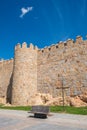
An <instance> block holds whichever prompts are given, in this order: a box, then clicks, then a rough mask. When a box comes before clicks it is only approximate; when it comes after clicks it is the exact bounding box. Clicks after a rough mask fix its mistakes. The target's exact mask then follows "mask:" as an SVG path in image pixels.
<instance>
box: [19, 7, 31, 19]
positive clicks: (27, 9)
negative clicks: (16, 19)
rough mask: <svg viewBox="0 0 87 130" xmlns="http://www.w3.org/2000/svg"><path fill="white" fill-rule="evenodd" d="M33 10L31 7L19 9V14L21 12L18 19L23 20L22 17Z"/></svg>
mask: <svg viewBox="0 0 87 130" xmlns="http://www.w3.org/2000/svg"><path fill="white" fill-rule="evenodd" d="M32 10H33V7H32V6H31V7H27V8H24V7H23V8H21V12H22V14H21V15H20V18H23V16H24V15H25V14H27V13H29V12H30V11H32Z"/></svg>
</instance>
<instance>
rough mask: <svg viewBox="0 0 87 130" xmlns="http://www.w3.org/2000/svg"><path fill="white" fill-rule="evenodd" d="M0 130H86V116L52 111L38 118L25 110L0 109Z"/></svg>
mask: <svg viewBox="0 0 87 130" xmlns="http://www.w3.org/2000/svg"><path fill="white" fill-rule="evenodd" d="M0 130H87V116H81V115H70V114H56V113H52V115H51V116H49V117H48V118H47V119H38V118H33V117H32V114H31V113H28V112H25V111H16V110H1V109H0Z"/></svg>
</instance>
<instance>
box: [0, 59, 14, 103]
mask: <svg viewBox="0 0 87 130" xmlns="http://www.w3.org/2000/svg"><path fill="white" fill-rule="evenodd" d="M12 72H13V59H11V60H1V61H0V103H5V102H7V101H8V100H9V98H10V97H11V94H10V93H11V92H10V91H11V87H12Z"/></svg>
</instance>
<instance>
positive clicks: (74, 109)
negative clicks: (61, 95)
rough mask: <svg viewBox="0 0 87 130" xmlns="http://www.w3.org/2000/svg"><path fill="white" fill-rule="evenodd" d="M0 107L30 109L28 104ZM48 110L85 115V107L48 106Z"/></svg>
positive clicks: (3, 107)
mask: <svg viewBox="0 0 87 130" xmlns="http://www.w3.org/2000/svg"><path fill="white" fill-rule="evenodd" d="M0 109H10V110H24V111H29V110H31V107H30V106H15V107H12V106H9V107H7V106H3V105H0ZM50 112H55V113H70V114H80V115H87V107H70V106H65V107H62V106H50Z"/></svg>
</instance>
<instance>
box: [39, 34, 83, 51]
mask: <svg viewBox="0 0 87 130" xmlns="http://www.w3.org/2000/svg"><path fill="white" fill-rule="evenodd" d="M83 43H84V41H83V39H82V37H81V36H77V37H76V40H75V41H74V40H73V39H68V40H67V41H64V42H62V41H60V42H58V43H57V44H52V45H51V46H49V47H45V48H43V49H39V53H43V52H44V53H45V52H49V51H55V50H56V49H58V50H59V49H65V48H70V47H73V46H77V44H83Z"/></svg>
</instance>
